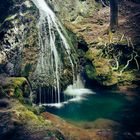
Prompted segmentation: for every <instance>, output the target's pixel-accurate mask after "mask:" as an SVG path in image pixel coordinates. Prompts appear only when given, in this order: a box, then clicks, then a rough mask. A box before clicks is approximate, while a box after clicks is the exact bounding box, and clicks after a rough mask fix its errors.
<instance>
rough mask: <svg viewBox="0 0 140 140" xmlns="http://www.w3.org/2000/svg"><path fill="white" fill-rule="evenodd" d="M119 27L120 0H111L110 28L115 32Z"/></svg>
mask: <svg viewBox="0 0 140 140" xmlns="http://www.w3.org/2000/svg"><path fill="white" fill-rule="evenodd" d="M117 27H118V0H110V30H111V32H115V31H116V30H117Z"/></svg>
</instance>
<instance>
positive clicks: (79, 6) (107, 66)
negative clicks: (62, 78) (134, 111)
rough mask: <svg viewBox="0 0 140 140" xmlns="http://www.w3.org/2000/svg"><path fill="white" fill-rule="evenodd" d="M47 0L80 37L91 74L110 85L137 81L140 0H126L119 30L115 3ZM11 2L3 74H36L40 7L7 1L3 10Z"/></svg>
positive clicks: (26, 0) (25, 0)
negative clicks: (114, 24)
mask: <svg viewBox="0 0 140 140" xmlns="http://www.w3.org/2000/svg"><path fill="white" fill-rule="evenodd" d="M46 1H47V2H48V3H49V5H50V7H52V9H53V10H54V11H55V13H56V14H57V15H58V16H59V18H60V20H61V21H62V23H63V24H64V25H65V27H66V28H67V29H68V30H69V31H71V32H73V33H74V34H75V36H76V37H77V44H78V45H77V46H75V47H76V48H78V54H79V61H80V65H81V66H82V67H83V72H84V74H85V75H86V78H88V79H91V80H93V81H94V80H96V81H98V83H100V84H101V85H105V86H110V85H115V84H118V83H124V82H125V83H127V82H128V83H130V81H133V80H135V79H136V75H137V74H136V73H138V70H139V62H138V61H139V52H140V51H139V47H138V46H139V44H140V42H139V33H140V32H139V31H140V30H139V26H138V21H139V20H138V19H139V4H138V3H136V2H132V1H128V2H127V3H126V2H124V1H122V3H121V4H120V16H119V29H118V31H117V32H116V33H115V34H111V33H109V32H108V27H109V7H103V6H102V4H101V3H99V2H98V1H94V0H73V1H70V0H65V1H63V0H46ZM5 5H8V6H7V8H8V10H7V12H6V13H4V14H2V16H1V17H2V18H1V19H0V73H6V74H8V75H11V76H25V77H28V78H30V77H31V75H32V72H33V71H34V70H35V67H36V63H37V59H38V49H39V48H38V45H37V42H38V37H37V36H38V32H37V27H36V24H37V21H38V10H37V9H36V7H35V6H34V5H33V3H32V2H31V0H22V1H20V2H17V1H14V0H13V1H11V2H8V1H4V2H2V3H1V4H0V7H2V8H1V10H5ZM132 11H133V14H131V12H132ZM130 18H131V21H130Z"/></svg>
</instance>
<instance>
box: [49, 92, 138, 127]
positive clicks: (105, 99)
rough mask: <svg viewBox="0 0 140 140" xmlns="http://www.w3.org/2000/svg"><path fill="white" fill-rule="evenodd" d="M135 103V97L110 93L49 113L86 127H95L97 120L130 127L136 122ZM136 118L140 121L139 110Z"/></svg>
mask: <svg viewBox="0 0 140 140" xmlns="http://www.w3.org/2000/svg"><path fill="white" fill-rule="evenodd" d="M134 103H135V99H134V98H133V97H127V96H125V95H123V94H118V93H113V92H109V91H108V92H100V93H96V94H93V95H86V96H85V98H84V100H81V101H78V102H69V103H68V104H65V105H64V106H62V107H61V108H55V107H47V111H48V112H51V113H53V114H55V115H58V116H60V117H61V118H63V119H65V120H67V121H68V122H71V123H73V124H75V125H80V126H82V125H83V126H85V125H86V124H93V126H95V125H94V124H95V122H96V123H97V120H100V121H98V122H102V123H103V120H104V123H106V122H109V121H112V122H117V123H121V124H122V123H124V124H125V123H126V125H127V124H128V125H129V122H130V121H131V120H132V119H133V122H135V117H133V115H132V114H133V113H134V111H133V109H134V108H135V106H137V105H134V106H133V105H132V104H134ZM132 106H133V107H132ZM135 109H136V108H135ZM136 116H137V119H138V120H139V118H140V117H139V110H138V112H137V113H136ZM101 120H102V121H101ZM102 123H101V125H102ZM136 124H137V122H136ZM109 125H110V123H109ZM91 127H92V126H91ZM101 127H102V126H101ZM130 127H131V126H130Z"/></svg>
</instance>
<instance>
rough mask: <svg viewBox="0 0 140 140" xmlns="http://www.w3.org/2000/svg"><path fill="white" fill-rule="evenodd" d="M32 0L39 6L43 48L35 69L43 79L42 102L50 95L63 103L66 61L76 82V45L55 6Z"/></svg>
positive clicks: (40, 45)
mask: <svg viewBox="0 0 140 140" xmlns="http://www.w3.org/2000/svg"><path fill="white" fill-rule="evenodd" d="M32 1H33V3H34V4H35V5H36V7H37V8H38V9H39V22H38V40H39V44H38V45H39V48H40V51H39V58H38V63H37V67H36V70H35V75H36V77H37V78H38V79H39V78H40V79H41V80H40V81H41V82H40V89H39V94H40V95H39V98H40V99H39V100H40V101H39V103H40V104H42V102H43V101H44V100H45V99H46V98H47V97H49V96H50V97H49V99H51V101H48V102H49V103H60V102H61V95H60V94H61V84H60V78H61V77H62V73H63V71H64V67H65V66H64V63H67V65H69V67H70V69H71V71H72V76H73V83H74V82H75V81H76V76H75V73H76V72H75V69H76V62H75V59H74V57H73V56H72V48H71V46H70V44H69V43H68V40H67V39H66V37H65V36H67V35H66V31H65V30H64V28H63V26H62V24H61V23H60V22H59V20H58V18H57V17H56V16H55V13H54V12H53V11H52V10H51V8H50V7H49V6H48V4H47V3H46V2H45V0H32ZM64 58H65V59H66V60H64V61H65V62H63V61H62V59H64ZM44 86H46V87H49V88H48V90H46V89H45V90H44V89H43V88H42V87H44ZM42 90H43V91H42ZM43 92H44V93H43ZM42 94H43V96H42ZM46 94H47V95H46ZM45 96H47V97H45ZM43 103H44V102H43Z"/></svg>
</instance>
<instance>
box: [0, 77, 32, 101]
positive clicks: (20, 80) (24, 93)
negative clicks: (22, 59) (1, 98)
mask: <svg viewBox="0 0 140 140" xmlns="http://www.w3.org/2000/svg"><path fill="white" fill-rule="evenodd" d="M0 85H1V88H2V89H3V92H2V93H1V92H0V94H3V95H4V94H5V96H8V97H15V98H19V99H21V100H24V97H29V96H30V92H31V89H30V86H29V84H28V81H27V80H26V78H24V77H0Z"/></svg>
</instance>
